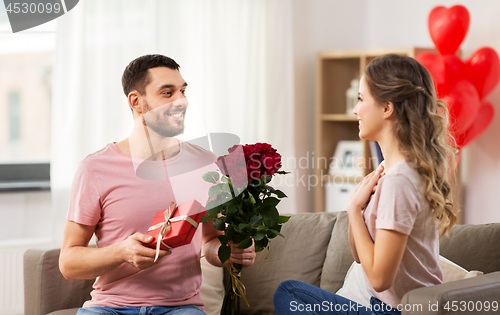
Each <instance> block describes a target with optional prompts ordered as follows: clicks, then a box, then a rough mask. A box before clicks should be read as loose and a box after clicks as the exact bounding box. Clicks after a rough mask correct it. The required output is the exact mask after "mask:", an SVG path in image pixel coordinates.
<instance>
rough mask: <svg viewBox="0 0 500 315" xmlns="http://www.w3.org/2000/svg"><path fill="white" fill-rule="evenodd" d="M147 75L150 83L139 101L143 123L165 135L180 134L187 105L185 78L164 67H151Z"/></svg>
mask: <svg viewBox="0 0 500 315" xmlns="http://www.w3.org/2000/svg"><path fill="white" fill-rule="evenodd" d="M148 75H149V84H148V85H147V86H146V88H145V92H146V93H145V95H143V96H142V100H141V102H142V106H143V116H144V121H145V122H146V125H147V126H148V127H149V128H150V129H151V130H152V131H154V132H156V133H157V134H159V135H161V136H164V137H173V136H177V135H179V134H181V133H182V132H183V131H184V118H185V117H186V109H187V106H188V101H187V98H186V95H185V92H186V87H187V83H186V81H184V79H183V78H182V76H181V74H180V72H179V71H178V70H172V69H170V68H167V67H157V68H151V69H149V70H148Z"/></svg>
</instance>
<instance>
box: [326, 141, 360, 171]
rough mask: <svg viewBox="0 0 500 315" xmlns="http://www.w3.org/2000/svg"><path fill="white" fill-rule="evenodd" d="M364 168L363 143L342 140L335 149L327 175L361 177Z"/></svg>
mask: <svg viewBox="0 0 500 315" xmlns="http://www.w3.org/2000/svg"><path fill="white" fill-rule="evenodd" d="M364 166H365V158H364V155H363V142H361V141H360V140H356V141H348V140H342V141H339V142H338V143H337V147H336V148H335V154H334V155H333V157H332V161H331V163H330V169H329V175H330V176H346V177H358V176H361V177H362V176H363V168H364Z"/></svg>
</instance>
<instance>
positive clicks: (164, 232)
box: [148, 201, 198, 262]
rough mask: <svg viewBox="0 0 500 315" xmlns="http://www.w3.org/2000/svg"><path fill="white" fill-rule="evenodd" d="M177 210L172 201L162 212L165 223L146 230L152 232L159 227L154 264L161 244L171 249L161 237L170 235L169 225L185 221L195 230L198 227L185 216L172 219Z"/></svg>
mask: <svg viewBox="0 0 500 315" xmlns="http://www.w3.org/2000/svg"><path fill="white" fill-rule="evenodd" d="M172 206H174V207H173V209H172ZM177 208H178V207H177V204H176V203H175V202H174V201H172V202H171V203H170V206H169V207H168V209H167V210H165V212H163V215H164V216H165V222H163V223H158V224H155V225H153V226H151V227H150V228H149V229H148V231H153V230H156V229H157V228H159V227H161V229H160V232H158V238H157V239H156V256H155V260H154V262H156V260H157V259H158V256H159V255H160V246H161V244H163V245H164V246H165V247H167V248H168V249H170V248H172V247H171V246H169V245H168V244H166V243H165V242H163V237H164V236H166V235H167V234H168V233H170V230H171V225H170V223H172V222H177V221H182V220H185V221H187V222H189V223H191V225H192V226H194V227H195V228H197V227H198V223H197V222H196V221H195V220H193V219H191V218H190V217H189V216H187V215H181V216H178V217H175V218H174V217H173V216H174V214H175V211H176V210H177ZM170 209H172V211H170Z"/></svg>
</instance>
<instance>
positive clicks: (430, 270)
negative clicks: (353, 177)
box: [364, 160, 443, 308]
mask: <svg viewBox="0 0 500 315" xmlns="http://www.w3.org/2000/svg"><path fill="white" fill-rule="evenodd" d="M432 211H433V210H432V209H431V207H430V205H429V203H428V202H427V201H426V199H425V197H424V187H423V183H422V180H421V178H420V175H419V174H418V172H417V171H416V170H414V169H413V168H411V167H410V166H409V165H408V164H407V163H406V161H404V160H403V161H401V162H399V163H398V164H396V165H395V166H394V167H393V168H392V169H390V170H389V171H388V172H387V173H386V174H385V175H384V176H383V177H382V178H381V179H380V180H379V183H378V187H377V190H376V192H375V194H374V195H373V198H372V199H371V200H370V202H369V203H368V206H367V207H366V210H365V211H364V219H365V223H366V226H367V227H368V232H369V233H370V236H371V238H372V240H375V238H376V233H377V229H384V230H393V231H397V232H399V233H402V234H405V235H408V242H407V244H406V249H405V251H404V254H403V259H402V260H401V265H400V266H399V269H398V272H397V275H396V279H395V281H394V284H393V285H392V286H391V287H390V288H389V289H387V290H385V291H382V292H376V291H375V290H374V289H373V287H372V286H371V284H370V282H369V280H368V277H367V276H366V273H364V275H365V280H366V284H367V286H368V289H369V291H370V293H371V295H372V296H374V297H376V298H378V299H379V300H381V301H382V302H384V303H386V304H389V305H391V306H392V307H393V308H396V307H397V306H398V304H400V303H401V299H402V298H403V295H405V294H406V293H407V292H409V291H411V290H413V289H417V288H421V287H427V286H431V285H436V284H440V283H442V281H443V274H442V272H441V268H440V267H439V234H438V230H437V226H436V222H435V220H434V219H433V218H432Z"/></svg>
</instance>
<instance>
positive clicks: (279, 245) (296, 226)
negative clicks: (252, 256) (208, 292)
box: [241, 213, 336, 314]
mask: <svg viewBox="0 0 500 315" xmlns="http://www.w3.org/2000/svg"><path fill="white" fill-rule="evenodd" d="M335 219H336V214H334V213H321V214H317V213H315V214H312V213H301V214H295V215H293V216H292V218H290V220H289V221H288V223H286V224H285V225H283V229H282V231H281V233H282V234H283V235H284V236H285V238H282V237H279V236H278V237H276V238H275V239H273V240H271V253H270V255H269V258H268V259H265V257H266V256H267V250H264V251H262V252H260V253H257V259H256V263H255V265H253V266H250V267H248V268H245V269H243V271H242V277H241V278H242V281H243V284H244V285H245V287H246V289H247V292H248V294H247V298H248V302H249V303H250V308H248V307H247V306H246V305H245V304H244V302H241V303H242V307H241V308H242V309H241V312H242V314H275V313H274V307H273V295H274V292H275V291H276V288H277V287H278V285H279V284H280V283H281V282H282V281H285V280H289V279H294V280H300V281H304V282H307V283H310V284H313V285H316V286H319V283H320V277H321V271H322V269H323V262H324V260H325V256H326V248H327V246H328V242H329V241H330V235H331V232H330V231H331V230H332V227H333V225H334V223H335Z"/></svg>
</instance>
